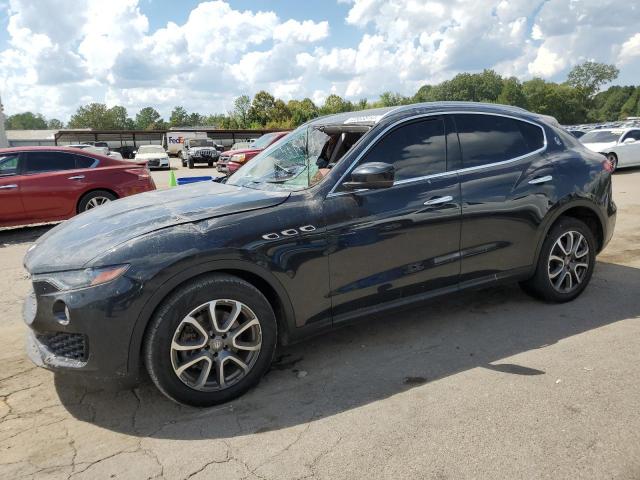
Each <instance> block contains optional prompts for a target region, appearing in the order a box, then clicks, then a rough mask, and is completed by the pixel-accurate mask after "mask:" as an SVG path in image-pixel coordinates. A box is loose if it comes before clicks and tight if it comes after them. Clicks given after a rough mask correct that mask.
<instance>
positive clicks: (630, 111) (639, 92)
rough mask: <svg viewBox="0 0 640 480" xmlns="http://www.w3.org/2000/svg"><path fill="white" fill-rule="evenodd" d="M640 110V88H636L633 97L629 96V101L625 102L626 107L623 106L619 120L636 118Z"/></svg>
mask: <svg viewBox="0 0 640 480" xmlns="http://www.w3.org/2000/svg"><path fill="white" fill-rule="evenodd" d="M631 88H633V87H631ZM639 108H640V87H635V88H633V93H632V94H631V96H629V98H628V99H627V101H626V102H624V105H622V108H621V109H620V114H619V115H618V118H619V119H620V120H624V119H626V118H627V117H633V116H636V115H637V114H638V109H639Z"/></svg>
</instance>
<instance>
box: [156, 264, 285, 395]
mask: <svg viewBox="0 0 640 480" xmlns="http://www.w3.org/2000/svg"><path fill="white" fill-rule="evenodd" d="M276 341H277V326H276V319H275V315H274V313H273V309H272V308H271V305H270V304H269V302H268V301H267V299H266V298H265V297H264V295H262V293H261V292H260V291H259V290H258V289H256V288H255V287H254V286H253V285H251V284H249V283H247V282H245V281H244V280H242V279H240V278H237V277H234V276H231V275H225V274H209V275H204V276H201V277H198V278H197V279H194V280H193V281H191V282H189V283H188V284H186V285H184V286H183V287H181V288H179V289H178V290H176V291H175V292H174V293H172V294H171V295H170V296H169V297H167V298H166V299H165V300H164V302H163V303H162V305H161V307H160V308H159V310H158V311H157V313H156V314H155V315H154V317H153V318H152V320H151V322H150V325H149V327H148V329H147V333H146V335H145V339H144V344H143V356H144V363H145V366H146V368H147V371H148V372H149V376H150V377H151V379H152V380H153V382H154V383H155V385H156V386H157V387H158V389H159V390H160V391H161V392H162V393H164V394H165V395H166V396H167V397H169V398H170V399H172V400H174V401H176V402H178V403H182V404H186V405H192V406H197V407H208V406H212V405H217V404H219V403H223V402H227V401H229V400H232V399H234V398H236V397H238V396H240V395H242V394H243V393H245V392H246V391H247V390H249V389H250V388H252V387H253V386H255V385H256V384H257V383H258V382H259V381H260V379H261V378H262V376H263V375H264V374H265V373H266V371H267V370H268V369H269V366H270V365H271V362H272V360H273V355H274V353H275V348H276Z"/></svg>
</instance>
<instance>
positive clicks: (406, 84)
mask: <svg viewBox="0 0 640 480" xmlns="http://www.w3.org/2000/svg"><path fill="white" fill-rule="evenodd" d="M338 1H339V3H346V4H348V6H349V7H348V13H347V15H346V18H345V19H344V22H345V24H346V27H343V30H344V29H346V31H347V32H351V34H352V38H351V39H350V40H348V41H345V42H343V43H342V44H340V45H336V42H335V41H332V38H331V32H332V30H337V27H338V25H335V26H334V25H330V24H329V22H328V21H324V20H317V19H316V20H311V19H292V18H287V16H286V12H282V11H280V12H279V14H276V13H275V12H273V11H256V10H254V11H251V10H244V11H242V10H236V9H234V7H233V6H232V5H231V4H230V3H229V2H226V1H220V0H216V1H206V2H202V3H200V4H199V5H197V6H196V7H195V8H194V9H193V10H191V11H190V12H189V14H188V16H187V19H186V20H185V21H184V22H183V23H181V24H179V23H175V22H169V23H168V24H167V25H165V26H163V27H161V28H158V29H153V30H151V29H150V27H149V25H150V22H149V19H148V18H147V17H146V15H145V14H144V13H143V11H142V9H141V8H140V0H110V1H109V2H105V1H103V0H76V1H75V2H74V3H73V7H70V4H69V2H68V0H39V1H34V0H10V2H9V6H8V10H7V14H8V16H9V22H8V26H7V33H8V36H9V42H8V44H7V45H4V46H2V47H0V49H2V52H1V55H0V93H2V96H3V103H4V104H5V106H6V110H7V112H8V113H15V112H18V111H23V110H26V109H30V110H34V111H38V112H42V113H43V114H45V115H46V116H48V117H58V118H64V119H66V118H68V117H69V115H70V114H71V113H72V112H73V111H75V109H76V108H77V107H78V105H80V104H83V103H87V102H89V101H99V102H107V103H108V104H110V105H113V104H123V105H125V106H126V107H127V108H129V111H130V114H132V115H133V114H135V112H136V111H137V109H139V108H141V107H144V106H147V105H152V106H154V107H156V108H158V109H159V110H160V111H161V112H162V113H163V114H164V115H165V116H167V115H168V113H169V111H170V109H171V108H172V107H173V106H174V105H179V104H182V105H184V106H185V107H186V108H187V109H189V110H195V111H200V112H203V113H204V112H216V111H226V110H228V109H229V108H231V105H232V103H233V99H234V97H236V96H238V95H240V94H243V93H248V94H254V93H255V92H256V91H258V90H260V89H266V90H269V91H271V92H273V93H275V94H276V95H277V96H280V97H282V98H284V99H289V98H293V97H297V98H299V97H303V96H309V97H311V98H312V99H313V100H314V101H322V100H323V99H324V98H326V96H327V95H328V94H329V93H337V94H339V95H345V96H347V97H349V98H350V99H353V100H357V99H359V98H362V97H368V98H375V97H377V96H378V95H379V94H380V93H381V92H383V91H385V90H393V91H399V92H401V93H404V94H411V93H413V92H415V91H416V90H417V89H418V88H419V87H420V86H421V85H423V84H425V83H437V82H439V81H442V80H444V79H446V78H450V77H452V76H453V75H455V74H456V73H459V72H462V71H478V70H481V69H483V68H494V69H496V70H497V71H498V72H499V73H501V74H505V75H516V76H519V77H521V78H529V77H531V76H533V75H537V76H542V77H544V78H548V79H552V80H563V79H564V77H565V75H566V73H567V71H568V70H569V69H570V68H571V67H572V66H573V65H575V64H577V63H580V62H582V61H585V60H595V61H603V62H608V63H616V64H617V65H618V66H619V67H620V68H621V79H620V81H626V82H629V83H637V78H638V76H639V75H640V29H639V28H638V27H637V25H640V8H638V7H637V6H636V5H634V4H629V3H628V2H625V1H623V0H581V1H573V0H572V1H567V0H546V1H545V0H338ZM323 5H325V7H326V8H327V9H329V8H331V7H332V6H331V5H330V3H329V2H327V3H326V4H323ZM147 8H153V4H150V6H149V7H147ZM612 12H615V13H614V15H615V22H613V21H611V22H608V21H603V19H608V18H614V17H612ZM619 12H624V14H623V15H620V14H619ZM341 38H345V33H344V31H343V33H342V34H341Z"/></svg>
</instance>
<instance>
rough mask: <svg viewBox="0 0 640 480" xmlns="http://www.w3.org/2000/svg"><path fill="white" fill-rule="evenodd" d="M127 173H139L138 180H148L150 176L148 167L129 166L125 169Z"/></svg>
mask: <svg viewBox="0 0 640 480" xmlns="http://www.w3.org/2000/svg"><path fill="white" fill-rule="evenodd" d="M125 172H127V173H131V174H132V175H137V176H138V180H147V179H148V178H149V176H150V175H149V170H147V169H146V168H127V169H126V170H125Z"/></svg>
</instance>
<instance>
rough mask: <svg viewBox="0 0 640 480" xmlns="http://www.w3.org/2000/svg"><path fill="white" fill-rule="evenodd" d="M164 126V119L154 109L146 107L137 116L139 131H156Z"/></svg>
mask: <svg viewBox="0 0 640 480" xmlns="http://www.w3.org/2000/svg"><path fill="white" fill-rule="evenodd" d="M163 126H164V121H163V120H162V117H161V116H160V114H159V113H158V111H157V110H156V109H155V108H153V107H144V108H143V109H142V110H140V111H139V112H138V113H137V114H136V128H138V129H139V130H155V129H158V128H162V127H163Z"/></svg>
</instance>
